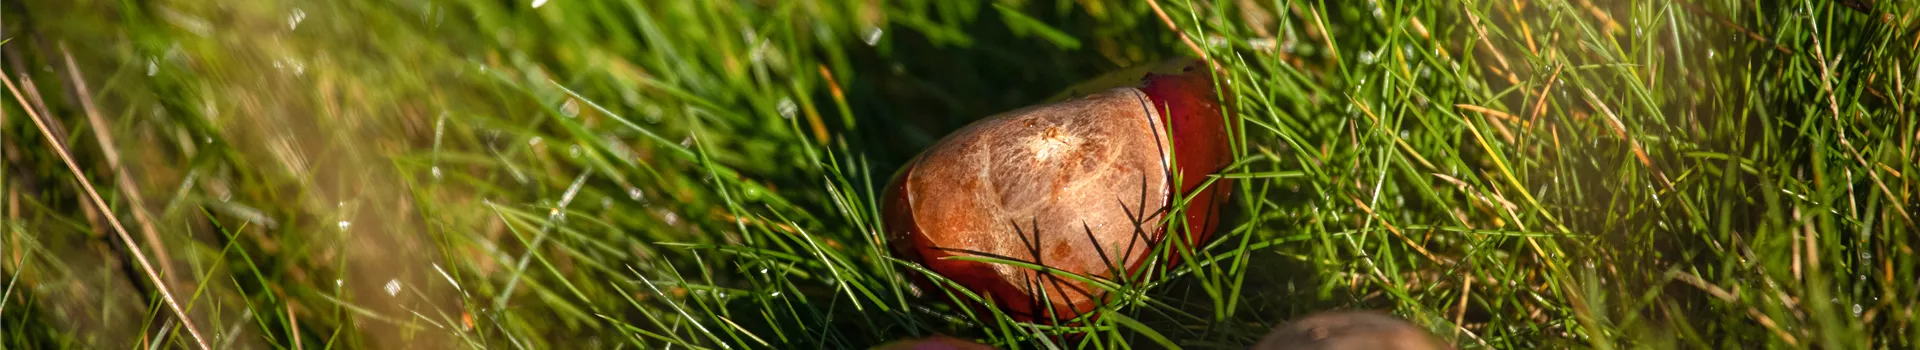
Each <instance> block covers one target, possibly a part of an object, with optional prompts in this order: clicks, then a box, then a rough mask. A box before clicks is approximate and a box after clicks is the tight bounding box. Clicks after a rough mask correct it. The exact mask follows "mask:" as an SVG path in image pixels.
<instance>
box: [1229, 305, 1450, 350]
mask: <svg viewBox="0 0 1920 350" xmlns="http://www.w3.org/2000/svg"><path fill="white" fill-rule="evenodd" d="M1451 348H1452V347H1450V346H1447V345H1446V344H1445V343H1442V342H1440V340H1438V339H1435V338H1434V337H1433V334H1431V333H1427V330H1426V329H1423V328H1420V326H1415V325H1414V324H1412V323H1408V322H1407V321H1405V320H1401V319H1400V318H1398V317H1393V316H1392V315H1387V314H1384V313H1379V312H1323V313H1319V314H1315V315H1312V316H1307V317H1306V318H1302V319H1298V320H1294V321H1292V322H1288V323H1287V324H1283V325H1280V326H1279V327H1275V328H1274V329H1273V332H1271V333H1267V336H1266V337H1263V338H1260V342H1259V343H1256V344H1254V345H1253V348H1252V349H1253V350H1363V349H1384V350H1441V349H1451Z"/></svg>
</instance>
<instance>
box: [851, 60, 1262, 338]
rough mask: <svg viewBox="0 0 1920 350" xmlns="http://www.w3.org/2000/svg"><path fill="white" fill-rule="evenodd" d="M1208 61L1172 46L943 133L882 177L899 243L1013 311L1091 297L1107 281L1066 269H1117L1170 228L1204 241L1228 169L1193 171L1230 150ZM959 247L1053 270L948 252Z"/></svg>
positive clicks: (1099, 274) (1059, 308) (1080, 302)
mask: <svg viewBox="0 0 1920 350" xmlns="http://www.w3.org/2000/svg"><path fill="white" fill-rule="evenodd" d="M1206 67H1207V65H1205V63H1204V62H1199V61H1193V60H1178V61H1173V62H1168V63H1163V64H1161V65H1158V66H1152V67H1148V68H1147V69H1134V70H1129V71H1123V72H1120V73H1115V74H1116V75H1117V76H1118V79H1113V78H1112V77H1111V76H1110V77H1109V79H1107V81H1109V82H1108V83H1102V82H1100V81H1096V82H1094V83H1093V84H1096V85H1099V84H1104V85H1108V86H1109V87H1111V88H1107V89H1102V90H1081V91H1093V92H1091V93H1090V94H1086V95H1084V96H1079V97H1073V98H1069V99H1066V100H1064V101H1059V102H1055V103H1049V104H1044V105H1039V106H1033V107H1027V108H1023V109H1019V110H1015V111H1011V112H1006V113H1002V114H999V115H995V116H992V117H988V118H986V119H982V120H980V121H976V122H974V123H972V124H969V125H967V126H966V127H964V128H961V129H960V130H959V131H955V132H954V133H953V134H951V135H948V136H947V137H946V138H944V139H941V140H940V141H939V142H938V143H935V144H934V145H933V147H931V148H929V149H927V150H926V151H924V152H923V153H921V154H920V155H919V156H918V157H916V158H914V160H913V161H911V162H909V163H908V164H907V165H906V166H905V167H903V168H902V169H901V170H900V172H899V173H898V174H897V175H895V176H894V178H893V181H892V183H891V184H889V185H888V186H887V190H886V194H885V196H884V201H885V203H884V204H883V206H884V208H885V210H884V212H883V216H884V218H885V220H886V224H887V230H888V237H889V239H890V240H891V244H892V246H893V248H894V250H895V251H896V252H898V253H899V254H901V255H903V256H904V257H905V258H907V259H909V260H913V261H918V262H919V263H920V264H922V265H923V266H925V267H926V268H927V269H929V270H932V271H933V272H936V273H939V274H940V275H941V276H944V277H945V278H947V279H950V280H952V281H954V282H956V283H958V284H959V285H960V286H962V287H965V288H967V289H969V290H972V291H973V292H974V293H976V294H979V295H980V296H982V297H983V298H989V299H990V300H993V302H994V303H995V304H997V305H998V306H1000V308H1001V310H1002V311H1005V312H1007V313H1008V314H1010V315H1011V316H1013V317H1014V318H1015V319H1018V320H1023V321H1035V320H1053V319H1059V320H1065V319H1070V318H1074V317H1076V316H1078V315H1080V314H1083V313H1086V312H1088V311H1092V310H1093V309H1094V308H1095V307H1097V306H1098V303H1099V302H1101V301H1103V300H1104V295H1103V294H1104V290H1103V289H1101V288H1099V287H1096V286H1095V285H1093V284H1090V283H1086V282H1084V281H1081V280H1079V279H1076V278H1073V277H1069V275H1067V274H1066V273H1071V274H1073V275H1079V276H1087V277H1094V278H1100V279H1107V280H1121V279H1123V278H1122V277H1123V275H1131V274H1135V273H1137V272H1139V271H1140V268H1141V266H1142V265H1143V263H1144V262H1146V261H1148V260H1149V259H1148V254H1149V252H1151V251H1152V249H1153V247H1154V246H1155V245H1156V244H1159V243H1160V242H1162V241H1163V240H1164V239H1166V238H1167V237H1171V236H1170V235H1168V234H1167V233H1168V232H1183V233H1189V235H1188V236H1187V237H1186V238H1187V239H1188V240H1187V242H1191V244H1192V245H1198V244H1200V243H1201V242H1205V241H1206V239H1207V238H1209V237H1210V236H1211V235H1212V231H1213V230H1214V228H1215V226H1217V225H1218V221H1219V211H1220V210H1221V209H1222V208H1223V204H1224V203H1225V200H1226V197H1227V195H1228V193H1230V192H1231V190H1230V185H1231V183H1230V182H1228V181H1226V180H1225V179H1220V180H1219V181H1216V182H1214V183H1213V184H1212V185H1211V186H1208V187H1206V188H1204V189H1202V188H1201V185H1202V184H1203V183H1204V182H1205V181H1206V179H1207V176H1208V175H1211V174H1214V173H1216V172H1218V171H1220V170H1222V169H1224V168H1226V166H1227V165H1228V162H1230V161H1231V160H1232V159H1231V156H1230V155H1229V154H1228V150H1227V140H1228V137H1229V135H1230V134H1229V132H1228V126H1227V124H1226V118H1223V116H1222V114H1221V111H1222V110H1223V109H1222V108H1221V107H1220V106H1221V104H1220V100H1219V99H1218V98H1217V97H1216V94H1215V93H1214V91H1215V84H1214V82H1213V79H1212V75H1211V74H1210V73H1209V71H1208V70H1207V68H1206ZM1115 80H1118V81H1120V83H1119V84H1114V83H1111V81H1115ZM1116 85H1117V87H1113V86H1116ZM1083 88H1084V86H1083ZM1176 179H1177V181H1178V182H1177V183H1176ZM1184 196H1191V197H1192V198H1194V199H1193V200H1192V201H1191V202H1188V203H1186V210H1185V212H1184V213H1185V217H1184V219H1185V220H1184V221H1176V222H1181V223H1183V224H1184V227H1178V228H1177V229H1168V227H1166V226H1167V225H1163V223H1165V222H1168V221H1167V220H1165V219H1166V218H1167V214H1168V213H1170V212H1171V208H1173V207H1174V206H1176V205H1177V203H1179V201H1180V198H1183V197H1184ZM967 256H972V257H983V258H991V259H1001V260H1012V261H1019V262H1025V263H1029V264H1033V265H1039V266H1044V267H1046V268H1047V270H1055V271H1047V272H1041V271H1039V270H1038V269H1033V268H1030V267H1021V266H1016V265H1013V264H1005V263H998V262H986V261H977V260H962V259H953V258H954V257H967ZM1162 261H1170V260H1162ZM1056 271H1057V272H1056ZM1062 272H1064V273H1062Z"/></svg>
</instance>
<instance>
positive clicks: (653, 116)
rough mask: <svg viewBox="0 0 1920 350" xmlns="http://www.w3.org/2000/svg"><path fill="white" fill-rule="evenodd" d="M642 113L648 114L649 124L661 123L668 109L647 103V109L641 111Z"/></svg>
mask: <svg viewBox="0 0 1920 350" xmlns="http://www.w3.org/2000/svg"><path fill="white" fill-rule="evenodd" d="M640 114H642V115H645V116H647V124H659V123H660V119H662V118H664V117H665V114H667V111H665V110H661V109H660V106H658V105H647V107H646V108H645V109H643V110H641V111H640Z"/></svg>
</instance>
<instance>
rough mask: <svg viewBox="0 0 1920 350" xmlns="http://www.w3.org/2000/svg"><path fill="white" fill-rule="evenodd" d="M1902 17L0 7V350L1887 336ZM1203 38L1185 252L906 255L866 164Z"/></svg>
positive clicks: (1903, 217) (846, 7)
mask: <svg viewBox="0 0 1920 350" xmlns="http://www.w3.org/2000/svg"><path fill="white" fill-rule="evenodd" d="M1916 10H1920V4H1916V3H1915V2H1913V1H1902V0H1893V1H1866V0H1836V1H1827V0H1778V1H1773V0H1766V1H1762V0H1754V1H1726V0H1681V1H1671V2H1635V1H1605V0H1571V1H1561V0H1547V1H1468V2H1453V1H1406V2H1382V1H1347V2H1327V1H1283V0H1205V1H1203V0H1148V1H1144V2H1142V1H1121V0H1001V1H981V2H971V1H940V0H893V1H881V0H803V1H754V0H743V1H735V0H721V1H571V0H544V1H543V0H531V1H507V2H503V1H482V0H438V1H431V0H400V1H366V0H347V1H302V0H275V1H170V0H156V1H131V0H127V1H106V0H72V1H7V2H4V3H0V21H3V22H0V30H4V33H3V34H4V35H3V36H4V38H5V40H7V41H6V42H5V43H4V44H0V70H4V72H5V77H4V79H6V80H7V83H8V85H7V89H8V91H6V92H5V93H4V95H0V97H4V98H0V113H4V114H0V151H4V152H3V153H0V156H3V157H4V162H0V205H3V207H0V215H3V217H0V220H3V221H0V231H4V239H0V258H3V259H4V260H3V261H0V286H4V287H0V288H4V289H3V290H4V291H3V292H0V299H4V302H0V346H4V347H6V348H130V347H141V348H152V347H186V348H200V347H214V348H294V349H305V348H461V347H476V348H647V349H652V348H723V349H731V348H799V349H810V348H864V347H868V346H872V345H874V344H878V343H881V342H885V341H889V340H895V339H901V338H908V337H917V336H926V335H930V334H936V333H942V334H953V335H956V336H961V337H966V338H970V339H975V340H979V341H982V342H987V343H990V344H995V345H999V346H1002V347H1006V348H1055V347H1057V348H1096V349H1106V348H1129V347H1146V348H1161V347H1184V348H1226V349H1232V348H1242V347H1244V346H1246V345H1247V344H1251V343H1252V342H1253V341H1254V340H1255V339H1258V337H1259V336H1261V335H1262V334H1264V333H1265V331H1266V330H1267V329H1268V328H1269V327H1271V326H1272V325H1274V324H1277V323H1280V322H1283V321H1284V320H1286V319H1290V318H1295V317H1299V316H1303V315H1306V314H1308V313H1311V312H1313V311H1320V310H1332V309H1375V310H1387V311H1391V312H1393V313H1394V314H1396V315H1400V316H1402V317H1406V318H1409V319H1411V320H1413V321H1415V322H1416V323H1418V324H1421V325H1423V326H1426V327H1428V328H1429V329H1431V330H1433V331H1434V332H1436V333H1437V334H1439V335H1441V336H1442V337H1444V338H1446V339H1448V340H1450V341H1451V342H1453V343H1455V344H1459V345H1460V346H1462V347H1465V348H1483V347H1492V348H1598V349H1610V348H1621V347H1624V348H1741V347H1768V348H1773V347H1788V348H1811V347H1818V348H1829V349H1840V348H1913V347H1916V346H1920V344H1916V340H1915V339H1914V338H1913V336H1912V335H1913V334H1920V323H1916V322H1915V321H1916V320H1915V319H1914V316H1915V315H1914V307H1915V305H1916V304H1920V271H1916V268H1917V267H1920V262H1917V261H1916V259H1915V258H1914V257H1913V245H1914V243H1915V242H1916V239H1917V238H1920V227H1917V226H1916V225H1915V223H1914V218H1913V215H1914V214H1915V209H1914V208H1915V207H1916V206H1920V201H1917V200H1916V197H1920V188H1916V185H1917V184H1920V181H1916V179H1914V177H1916V176H1920V172H1917V170H1920V164H1916V159H1920V151H1916V150H1915V147H1916V145H1915V144H1916V143H1920V118H1915V117H1914V115H1915V114H1916V112H1915V109H1916V108H1920V104H1916V103H1915V98H1916V97H1920V88H1915V87H1914V86H1913V84H1915V83H1916V82H1914V81H1912V80H1920V60H1915V59H1914V58H1915V51H1916V49H1917V48H1920V33H1917V32H1916V31H1917V30H1920V25H1916V23H1920V18H1917V16H1916V15H1917V14H1916ZM1196 50H1198V52H1196ZM1199 55H1205V56H1207V57H1211V58H1213V59H1215V60H1217V61H1218V62H1219V63H1220V64H1221V65H1222V66H1224V67H1226V68H1227V74H1228V76H1226V77H1225V78H1226V79H1228V80H1229V81H1231V86H1230V88H1231V91H1230V93H1231V94H1232V95H1234V96H1235V99H1234V105H1233V106H1232V107H1233V108H1234V109H1235V110H1236V111H1238V113H1239V114H1238V118H1237V119H1236V122H1237V123H1238V125H1239V126H1240V130H1242V131H1243V133H1242V135H1237V136H1236V137H1235V148H1236V151H1237V152H1238V154H1239V158H1238V159H1239V161H1238V162H1236V165H1235V167H1234V168H1233V169H1231V170H1229V171H1228V172H1227V173H1225V174H1222V175H1221V176H1222V177H1226V178H1233V179H1236V181H1240V184H1241V185H1240V186H1236V187H1235V190H1236V192H1237V193H1236V197H1235V199H1234V202H1235V207H1236V209H1235V211H1234V213H1233V215H1232V217H1233V219H1232V221H1231V222H1232V223H1234V225H1232V226H1230V227H1229V229H1228V230H1227V231H1225V232H1222V233H1221V234H1220V235H1219V236H1218V238H1217V239H1216V240H1214V241H1213V242H1209V245H1208V246H1207V249H1205V250H1204V251H1203V252H1202V253H1201V255H1202V256H1199V257H1197V258H1194V259H1182V263H1181V264H1180V265H1178V266H1175V267H1172V268H1170V269H1167V270H1164V271H1156V272H1155V275H1154V276H1155V278H1154V279H1151V280H1149V281H1148V282H1146V283H1135V284H1132V285H1123V286H1116V287H1115V290H1114V292H1115V294H1114V295H1116V300H1117V302H1116V303H1115V304H1114V305H1111V306H1109V307H1106V308H1103V309H1102V310H1101V311H1100V312H1099V314H1100V317H1099V318H1098V319H1095V320H1091V321H1089V322H1083V323H1080V324H1076V325H1072V326H1045V325H1031V324H1021V323H1015V322H1012V321H1010V320H1007V319H1006V318H1005V317H1004V316H1003V315H993V314H974V313H971V312H969V310H966V309H955V308H952V307H950V306H948V304H947V303H945V302H944V301H945V300H948V298H951V297H958V298H965V297H966V296H964V295H952V294H948V293H941V292H940V291H919V290H914V289H912V287H911V286H910V284H908V283H905V280H904V279H903V277H902V276H903V275H902V274H903V273H906V272H908V271H909V270H910V269H912V268H913V267H914V266H913V265H912V264H910V263H906V262H903V261H900V260H896V259H894V258H891V257H889V255H888V254H887V252H886V250H885V249H884V242H882V239H883V238H882V236H881V235H879V234H878V232H880V231H879V228H878V227H877V225H879V220H877V216H878V214H877V213H878V212H879V210H878V209H877V208H875V207H874V205H875V203H877V200H876V198H875V197H876V196H877V195H878V192H879V187H880V185H881V184H883V183H884V182H885V181H886V180H887V179H888V177H889V176H890V175H891V174H893V172H894V170H895V169H896V168H897V167H898V166H899V165H900V164H902V163H903V162H905V161H906V160H907V159H909V158H910V157H912V156H913V155H914V154H915V153H917V152H918V151H919V150H921V149H924V148H925V147H927V146H928V145H929V144H931V143H932V142H933V141H935V140H937V139H938V138H939V137H940V136H941V135H943V134H945V133H946V132H948V131H951V130H954V129H957V128H958V127H960V126H961V125H964V124H966V123H967V122H969V121H971V120H975V119H977V118H981V117H984V116H987V115H991V114H993V113H997V112H1001V111H1006V110H1010V109H1013V108H1017V107H1019V106H1024V105H1030V104H1034V103H1039V102H1041V101H1043V99H1045V98H1046V97H1047V96H1049V95H1052V94H1054V93H1055V92H1058V91H1061V90H1062V89H1063V88H1065V87H1067V86H1068V85H1070V84H1073V83H1075V82H1078V81H1080V80H1083V79H1086V78H1090V77H1093V76H1095V75H1097V74H1099V73H1101V72H1105V71H1109V70H1113V69H1117V68H1121V67H1127V66H1133V65H1137V64H1142V63H1149V62H1154V61H1157V60H1159V59H1163V58H1167V57H1174V56H1199ZM42 126H44V127H42ZM43 130H44V132H43ZM56 145H60V146H59V147H56ZM67 156H70V157H71V159H72V163H71V165H72V166H71V167H69V163H67V162H65V161H64V160H63V159H65V157H67ZM90 188H91V189H92V190H89V189H90ZM90 192H95V193H97V194H98V196H99V198H100V200H99V203H103V204H105V205H106V208H104V209H103V208H101V207H100V206H99V205H96V204H95V201H94V199H93V198H94V197H92V196H90V195H89V193H90ZM116 227H124V229H116ZM121 232H124V233H125V235H121ZM142 261H145V263H144V264H143V263H142ZM145 266H151V267H150V268H151V269H152V270H153V272H154V273H153V274H152V275H149V274H148V272H147V269H149V267H145ZM162 291H166V293H162ZM176 306H177V308H176ZM181 315H185V317H181ZM183 321H190V322H183Z"/></svg>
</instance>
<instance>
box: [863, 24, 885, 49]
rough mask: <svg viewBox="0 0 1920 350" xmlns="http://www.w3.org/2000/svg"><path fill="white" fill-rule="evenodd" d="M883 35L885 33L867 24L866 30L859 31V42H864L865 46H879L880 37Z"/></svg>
mask: <svg viewBox="0 0 1920 350" xmlns="http://www.w3.org/2000/svg"><path fill="white" fill-rule="evenodd" d="M883 35H886V31H884V30H880V27H875V26H873V25H872V24H868V25H867V26H866V29H863V30H861V34H860V41H862V42H866V43H867V46H874V45H880V37H881V36H883Z"/></svg>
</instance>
